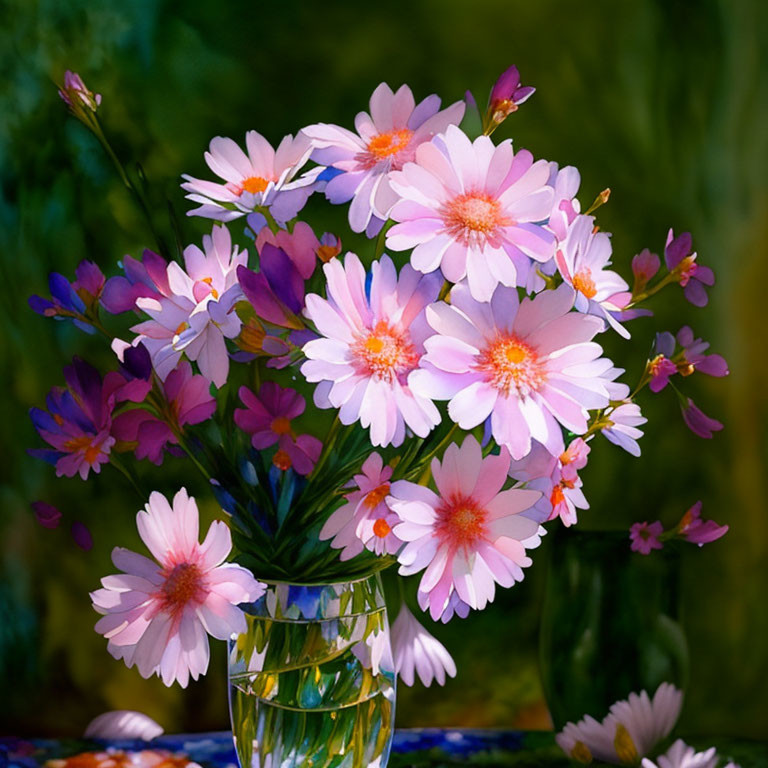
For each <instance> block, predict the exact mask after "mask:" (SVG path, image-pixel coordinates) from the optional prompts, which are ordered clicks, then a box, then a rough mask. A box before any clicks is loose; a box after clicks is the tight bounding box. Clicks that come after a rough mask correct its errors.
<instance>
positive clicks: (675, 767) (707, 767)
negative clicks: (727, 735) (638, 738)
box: [641, 739, 733, 768]
mask: <svg viewBox="0 0 768 768" xmlns="http://www.w3.org/2000/svg"><path fill="white" fill-rule="evenodd" d="M719 760H720V756H719V755H718V754H717V751H716V750H715V748H714V747H710V748H709V749H708V750H706V752H697V751H696V750H695V749H694V748H693V747H689V746H688V745H687V744H686V743H685V742H684V741H683V740H682V739H678V740H677V741H676V742H675V743H674V744H673V745H672V746H671V747H670V748H669V749H668V750H667V752H666V753H665V754H663V755H660V756H659V757H657V758H656V762H653V760H649V759H648V758H647V757H645V758H643V762H642V763H641V766H642V768H715V766H716V765H717V764H718V762H719ZM730 765H731V766H733V763H731V764H730ZM726 768H728V767H727V766H726Z"/></svg>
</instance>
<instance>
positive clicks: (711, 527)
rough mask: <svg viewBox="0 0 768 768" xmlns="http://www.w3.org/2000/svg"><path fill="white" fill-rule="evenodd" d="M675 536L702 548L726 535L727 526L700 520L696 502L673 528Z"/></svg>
mask: <svg viewBox="0 0 768 768" xmlns="http://www.w3.org/2000/svg"><path fill="white" fill-rule="evenodd" d="M675 532H676V534H677V535H678V536H679V537H681V538H683V539H685V540H686V541H690V542H692V543H694V544H698V545H699V546H700V547H703V546H704V545H705V544H709V542H711V541H715V540H716V539H719V538H720V537H722V536H725V534H726V533H728V526H727V525H718V524H717V523H716V522H715V521H714V520H702V519H701V502H700V501H697V502H696V503H695V504H694V505H693V506H692V507H691V508H690V509H689V510H688V511H687V512H686V513H685V514H684V515H683V517H682V518H681V520H680V522H679V523H678V524H677V526H676V528H675Z"/></svg>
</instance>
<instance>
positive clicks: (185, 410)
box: [112, 360, 216, 464]
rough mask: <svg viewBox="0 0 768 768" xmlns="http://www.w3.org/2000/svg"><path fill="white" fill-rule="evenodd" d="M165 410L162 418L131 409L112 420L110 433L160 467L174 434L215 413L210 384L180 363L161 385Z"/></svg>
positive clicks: (150, 412) (176, 441) (139, 409)
mask: <svg viewBox="0 0 768 768" xmlns="http://www.w3.org/2000/svg"><path fill="white" fill-rule="evenodd" d="M163 394H164V399H165V406H166V407H165V408H164V409H163V411H162V417H160V416H158V415H157V414H155V413H154V412H153V411H151V410H145V409H143V408H133V409H131V410H128V411H125V412H123V413H121V414H119V415H118V416H116V417H115V420H114V423H113V425H112V434H113V435H114V436H115V437H116V438H117V439H118V440H119V441H120V442H121V443H123V444H128V445H133V444H135V447H134V451H135V454H136V458H137V459H149V461H151V462H152V463H153V464H162V463H163V455H164V453H165V450H166V447H167V446H168V445H169V444H171V445H176V444H177V443H178V438H177V434H178V433H179V432H181V431H182V430H183V428H184V427H185V426H186V425H187V424H200V423H201V422H203V421H206V420H207V419H209V418H210V417H211V416H212V415H213V414H214V413H215V411H216V400H215V399H214V398H213V397H211V393H210V382H209V381H208V379H206V378H205V377H204V376H196V375H194V374H193V373H192V366H191V365H190V364H189V363H188V362H187V361H186V360H182V361H181V362H180V363H179V364H178V366H177V367H176V368H174V370H172V371H171V372H170V373H169V374H168V376H167V378H166V380H165V381H164V382H163Z"/></svg>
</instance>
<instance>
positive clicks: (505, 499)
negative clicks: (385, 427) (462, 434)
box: [387, 435, 540, 620]
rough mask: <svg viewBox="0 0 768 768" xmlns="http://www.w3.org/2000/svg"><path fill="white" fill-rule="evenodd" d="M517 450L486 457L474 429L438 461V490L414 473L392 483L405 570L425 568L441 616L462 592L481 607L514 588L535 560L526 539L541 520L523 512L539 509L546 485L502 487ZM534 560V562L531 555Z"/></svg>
mask: <svg viewBox="0 0 768 768" xmlns="http://www.w3.org/2000/svg"><path fill="white" fill-rule="evenodd" d="M508 470H509V454H508V453H507V452H506V451H505V450H503V449H502V452H501V454H500V455H498V456H494V455H491V456H488V457H486V458H485V459H484V458H483V455H482V451H481V449H480V444H479V443H478V442H477V440H476V439H475V438H474V437H473V436H472V435H468V436H467V437H466V438H465V439H464V442H463V444H462V446H461V448H459V446H458V445H456V444H452V445H450V446H449V447H448V448H447V449H446V451H445V454H444V455H443V460H442V462H440V461H439V460H438V459H437V458H435V459H433V460H432V477H433V479H434V481H435V485H436V487H437V493H435V492H434V491H432V490H430V489H429V488H426V487H424V486H421V485H417V484H415V483H411V482H409V481H407V480H398V481H396V482H394V483H392V487H391V489H390V498H389V500H388V502H387V503H388V504H389V507H390V508H391V509H392V511H393V512H395V513H396V514H397V515H398V517H399V518H400V519H401V520H402V522H401V523H400V524H399V525H397V526H395V534H396V535H397V536H398V537H399V538H400V539H402V540H403V541H405V542H406V545H405V547H404V548H403V550H402V551H401V552H400V554H399V555H398V561H399V562H400V573H401V574H402V575H404V576H408V575H412V574H414V573H418V572H419V571H422V570H423V571H424V575H423V576H422V578H421V582H420V584H419V590H420V591H421V592H424V593H426V594H428V595H429V609H430V614H431V616H432V618H433V619H435V620H437V619H438V618H439V617H440V616H441V615H442V614H443V612H444V611H445V609H446V607H447V606H448V603H449V600H450V597H451V594H452V593H453V592H454V591H455V592H457V593H458V596H459V598H460V599H461V600H462V601H463V602H465V603H466V604H467V605H469V606H470V607H472V608H475V609H482V608H484V607H485V606H486V605H487V603H489V602H490V601H491V600H493V598H494V594H495V585H496V584H499V585H501V586H503V587H511V586H512V585H513V584H514V583H515V582H516V581H519V580H520V579H521V578H522V571H521V569H520V565H521V564H524V565H527V564H529V563H530V560H529V559H527V558H525V542H526V541H527V540H528V539H530V538H531V537H534V536H535V535H536V533H537V531H538V528H539V525H538V523H537V522H535V521H534V520H531V519H529V518H527V517H524V516H523V515H521V514H519V513H520V512H524V511H525V510H528V509H530V508H531V506H532V505H533V504H534V503H535V502H536V500H537V499H538V498H539V496H540V493H539V492H538V491H528V490H520V489H512V490H508V491H502V488H503V486H504V484H505V482H506V479H507V471H508ZM526 561H527V562H526Z"/></svg>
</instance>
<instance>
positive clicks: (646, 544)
mask: <svg viewBox="0 0 768 768" xmlns="http://www.w3.org/2000/svg"><path fill="white" fill-rule="evenodd" d="M662 533H664V526H663V525H662V524H661V522H660V521H659V520H655V521H654V522H653V523H647V522H645V523H633V525H632V526H631V527H630V529H629V538H630V540H631V542H632V543H631V544H630V549H631V550H632V551H633V552H639V553H640V554H641V555H650V554H651V550H652V549H661V548H662V547H663V544H662V543H661V542H660V541H659V536H661V534H662Z"/></svg>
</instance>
